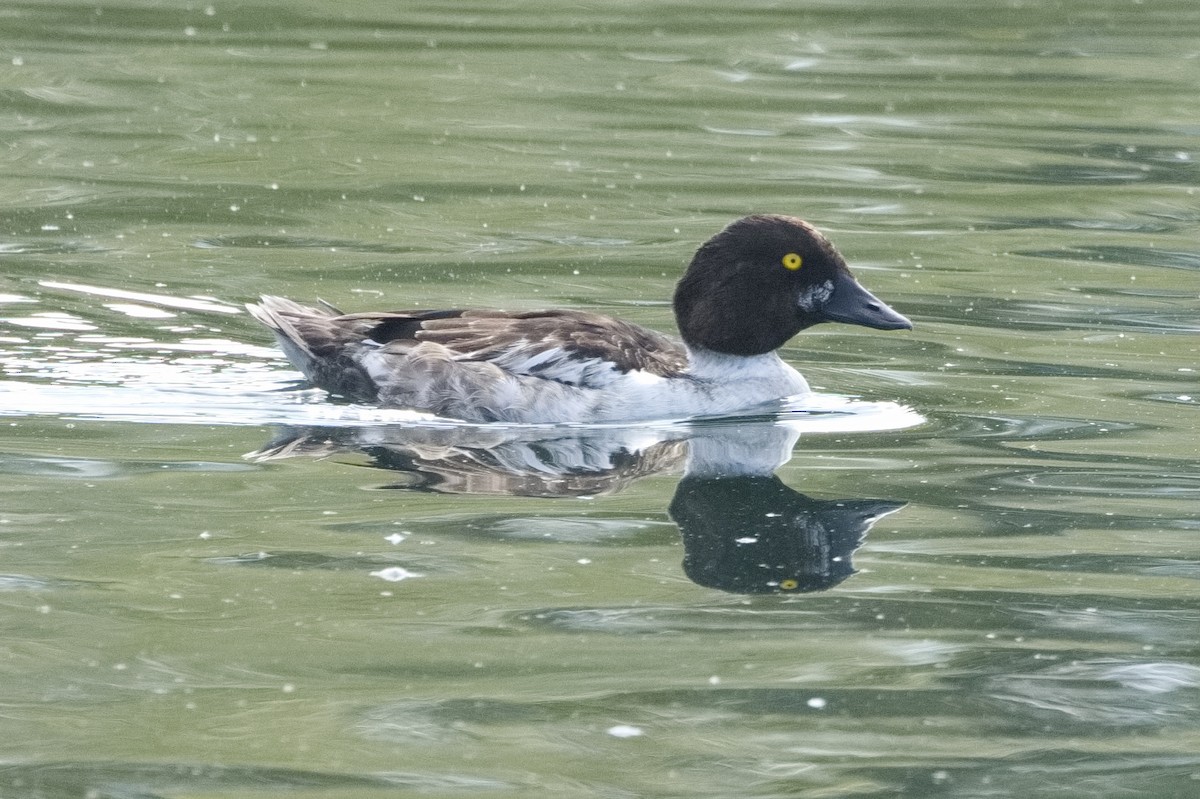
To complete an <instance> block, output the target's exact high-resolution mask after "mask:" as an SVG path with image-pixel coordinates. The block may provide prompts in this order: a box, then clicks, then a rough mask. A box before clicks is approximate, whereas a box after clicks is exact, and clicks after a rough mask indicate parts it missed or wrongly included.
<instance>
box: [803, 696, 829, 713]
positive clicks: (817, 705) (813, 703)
mask: <svg viewBox="0 0 1200 799" xmlns="http://www.w3.org/2000/svg"><path fill="white" fill-rule="evenodd" d="M804 704H806V705H808V706H809V707H811V708H812V709H813V710H822V709H824V707H825V705H826V704H827V703H826V701H825V700H824V699H822V698H821V697H819V696H814V697H813V698H812V699H809V700H808V701H807V702H805V703H804Z"/></svg>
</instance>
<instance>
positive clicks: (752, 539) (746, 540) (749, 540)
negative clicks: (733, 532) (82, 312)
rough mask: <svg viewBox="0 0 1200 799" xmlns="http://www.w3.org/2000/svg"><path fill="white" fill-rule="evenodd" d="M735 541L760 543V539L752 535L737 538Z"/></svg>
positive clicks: (739, 542)
mask: <svg viewBox="0 0 1200 799" xmlns="http://www.w3.org/2000/svg"><path fill="white" fill-rule="evenodd" d="M734 541H735V542H736V543H738V544H757V543H758V539H757V538H755V537H754V536H752V535H747V536H743V537H742V538H735V539H734Z"/></svg>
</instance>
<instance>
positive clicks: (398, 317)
mask: <svg viewBox="0 0 1200 799" xmlns="http://www.w3.org/2000/svg"><path fill="white" fill-rule="evenodd" d="M674 306H675V319H676V322H677V324H678V326H679V332H680V334H681V336H682V338H683V342H682V343H680V342H679V341H676V340H675V339H672V338H669V337H668V336H665V335H663V334H661V333H658V332H655V331H653V330H649V329H647V328H644V327H640V326H638V325H634V324H630V323H629V322H623V321H621V320H619V319H614V318H612V317H609V316H604V315H601V314H596V313H591V312H588V311H568V310H553V311H522V312H514V313H509V312H505V311H492V310H442V311H397V312H375V313H372V312H367V313H352V314H343V313H341V312H340V311H338V310H337V309H335V308H333V307H331V306H325V307H323V308H319V309H318V308H310V307H306V306H303V305H299V304H297V303H295V302H292V301H291V300H286V299H283V298H281V297H269V296H264V297H263V298H262V301H261V302H260V303H259V304H255V305H247V306H246V308H247V309H248V310H249V311H250V313H251V314H253V315H254V317H255V318H256V319H258V320H259V321H260V322H262V323H263V324H264V325H266V326H267V327H269V328H270V329H271V330H272V331H273V332H274V333H275V337H276V338H277V339H278V341H279V345H280V347H281V348H282V349H283V352H284V354H285V355H287V357H288V360H290V361H291V362H292V364H294V365H295V366H296V368H297V369H299V370H300V371H301V372H303V373H304V375H305V377H307V378H308V379H309V381H311V382H312V383H314V384H315V385H317V386H319V387H321V388H323V389H325V390H326V391H329V392H330V393H333V394H338V395H341V396H343V397H346V398H348V399H351V400H355V401H359V402H367V403H376V404H378V405H380V406H383V407H389V408H409V409H413V410H418V411H427V412H430V413H434V414H437V415H439V416H447V417H452V418H455V419H461V420H464V421H469V422H513V423H533V424H537V423H564V422H577V423H591V422H613V421H633V420H645V419H679V418H688V417H694V416H712V415H723V414H730V413H734V412H738V411H743V410H747V409H749V408H753V407H755V406H758V405H762V404H764V403H768V402H772V401H776V400H779V399H783V398H784V397H790V396H793V395H796V394H803V393H805V392H807V391H808V390H809V389H808V383H807V382H806V381H805V380H804V378H803V377H802V376H801V375H800V373H799V372H797V371H796V370H795V369H793V368H792V367H791V366H788V365H787V364H786V363H784V362H783V361H782V360H781V359H780V358H779V355H778V354H777V352H776V350H778V349H779V347H781V346H783V344H784V343H785V342H787V340H788V339H790V338H791V337H792V336H794V335H796V334H797V333H799V332H800V331H801V330H803V329H805V328H807V327H811V326H812V325H815V324H817V323H819V322H827V321H833V322H845V323H848V324H856V325H864V326H866V327H872V328H876V329H879V330H901V329H911V328H912V323H911V322H910V321H909V320H908V319H906V318H905V317H904V316H902V315H900V314H898V313H896V311H894V310H892V309H891V308H890V307H888V306H887V304H885V303H884V302H882V301H880V300H879V299H877V298H876V297H875V295H873V294H871V292H869V291H867V290H866V289H865V288H863V287H862V286H861V285H859V283H858V281H857V280H855V279H854V276H853V275H851V274H850V270H849V268H847V266H846V262H845V261H844V260H843V259H842V256H841V255H839V254H838V252H837V250H835V249H834V247H833V245H832V244H830V243H829V241H828V240H827V239H826V238H825V237H824V236H822V235H821V234H820V233H818V232H817V230H816V229H815V228H814V227H812V226H811V225H810V224H808V223H807V222H805V221H803V220H801V219H797V218H795V217H788V216H776V215H755V216H748V217H745V218H743V219H739V220H738V221H736V222H734V223H732V224H730V225H729V226H728V227H726V228H725V229H724V230H722V231H721V232H720V233H717V234H716V235H715V236H713V237H712V238H711V239H709V240H708V241H707V242H705V243H704V244H703V245H702V246H701V247H700V249H699V250H697V251H696V254H695V256H694V257H693V258H692V262H691V264H690V265H689V266H688V268H687V271H686V272H685V273H684V275H683V277H682V278H681V279H680V281H679V283H678V285H677V286H676V288H675V297H674Z"/></svg>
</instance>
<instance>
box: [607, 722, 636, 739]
mask: <svg viewBox="0 0 1200 799" xmlns="http://www.w3.org/2000/svg"><path fill="white" fill-rule="evenodd" d="M606 732H607V733H608V734H609V735H611V736H612V737H614V738H636V737H638V736H639V735H645V732H644V731H643V730H642V728H641V727H634V726H633V725H632V724H616V725H613V726H612V727H609V728H608V729H607V730H606Z"/></svg>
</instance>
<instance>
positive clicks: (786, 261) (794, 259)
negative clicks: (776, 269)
mask: <svg viewBox="0 0 1200 799" xmlns="http://www.w3.org/2000/svg"><path fill="white" fill-rule="evenodd" d="M782 263H783V268H784V269H787V270H789V271H791V272H795V271H796V270H797V269H799V268H800V267H801V265H802V264H803V263H804V260H803V259H802V258H801V257H800V256H799V255H796V253H794V252H789V253H788V254H787V255H785V256H783V262H782Z"/></svg>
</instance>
